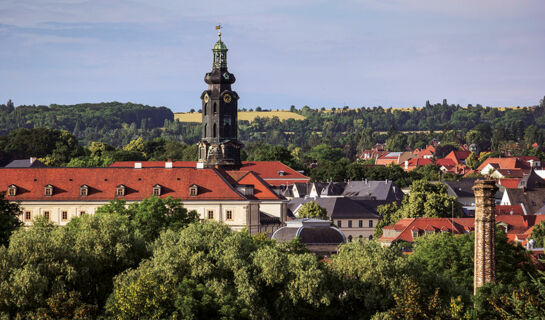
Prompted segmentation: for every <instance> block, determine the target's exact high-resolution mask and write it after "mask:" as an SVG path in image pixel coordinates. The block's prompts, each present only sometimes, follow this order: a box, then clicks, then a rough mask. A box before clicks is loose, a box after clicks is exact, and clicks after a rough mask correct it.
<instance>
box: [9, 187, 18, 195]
mask: <svg viewBox="0 0 545 320" xmlns="http://www.w3.org/2000/svg"><path fill="white" fill-rule="evenodd" d="M16 195H17V186H16V185H14V184H12V185H11V186H9V187H8V196H10V197H15V196H16Z"/></svg>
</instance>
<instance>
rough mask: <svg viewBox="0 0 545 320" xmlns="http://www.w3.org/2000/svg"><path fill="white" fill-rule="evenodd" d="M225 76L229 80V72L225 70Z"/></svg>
mask: <svg viewBox="0 0 545 320" xmlns="http://www.w3.org/2000/svg"><path fill="white" fill-rule="evenodd" d="M223 77H224V78H225V80H229V72H225V73H224V74H223Z"/></svg>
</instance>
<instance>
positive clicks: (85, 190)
mask: <svg viewBox="0 0 545 320" xmlns="http://www.w3.org/2000/svg"><path fill="white" fill-rule="evenodd" d="M79 195H80V196H81V197H87V196H88V195H89V187H88V186H87V185H85V184H84V185H82V186H81V187H79Z"/></svg>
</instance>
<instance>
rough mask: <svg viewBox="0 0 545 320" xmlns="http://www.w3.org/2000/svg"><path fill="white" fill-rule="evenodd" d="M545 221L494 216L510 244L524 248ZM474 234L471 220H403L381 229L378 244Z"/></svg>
mask: <svg viewBox="0 0 545 320" xmlns="http://www.w3.org/2000/svg"><path fill="white" fill-rule="evenodd" d="M544 220H545V216H544V215H515V214H513V215H511V214H508V215H496V226H499V227H501V228H503V230H504V231H506V234H507V238H508V239H509V240H511V241H513V242H517V243H520V244H521V245H526V241H527V239H528V235H529V234H531V228H532V227H533V226H534V225H536V224H539V223H540V222H541V221H544ZM474 230H475V219H474V218H454V219H452V218H404V219H401V220H399V221H398V222H397V223H396V224H394V225H390V226H385V227H383V228H382V231H383V235H382V237H380V239H379V241H380V242H382V243H384V244H385V245H390V244H392V243H393V242H395V241H401V240H403V241H408V242H414V240H415V239H416V238H418V237H422V236H425V235H427V234H434V233H452V234H469V233H470V232H473V231H474Z"/></svg>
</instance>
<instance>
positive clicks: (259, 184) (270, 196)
mask: <svg viewBox="0 0 545 320" xmlns="http://www.w3.org/2000/svg"><path fill="white" fill-rule="evenodd" d="M235 172H236V171H235ZM229 173H233V172H232V171H229ZM237 183H238V184H251V185H253V186H254V195H253V198H255V199H258V200H282V199H283V198H282V197H280V196H279V195H277V194H276V193H275V192H274V191H273V190H271V189H270V188H269V185H268V184H267V183H266V182H265V181H263V180H262V179H261V178H260V177H258V176H257V175H256V174H255V173H254V172H253V171H248V172H247V173H246V174H245V175H244V176H242V177H241V178H239V179H238V180H237Z"/></svg>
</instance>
